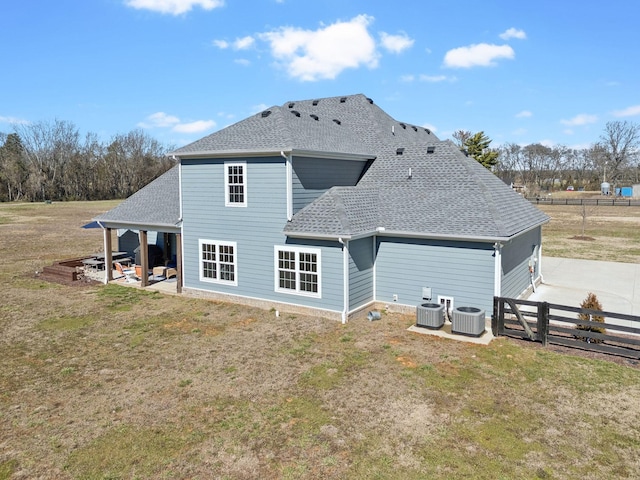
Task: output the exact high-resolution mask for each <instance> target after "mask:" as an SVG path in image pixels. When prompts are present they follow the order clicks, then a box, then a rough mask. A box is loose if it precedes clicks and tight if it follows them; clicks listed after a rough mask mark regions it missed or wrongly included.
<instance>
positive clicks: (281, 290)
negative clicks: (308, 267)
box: [273, 245, 322, 298]
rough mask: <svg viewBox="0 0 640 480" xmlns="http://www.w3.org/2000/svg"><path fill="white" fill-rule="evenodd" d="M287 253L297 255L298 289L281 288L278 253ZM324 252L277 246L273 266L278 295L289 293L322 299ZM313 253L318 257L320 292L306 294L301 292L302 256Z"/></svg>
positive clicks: (315, 249)
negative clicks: (322, 254)
mask: <svg viewBox="0 0 640 480" xmlns="http://www.w3.org/2000/svg"><path fill="white" fill-rule="evenodd" d="M281 251H287V252H295V254H296V269H295V272H296V289H295V290H293V289H289V288H281V287H280V275H279V264H278V252H281ZM321 252H322V250H320V249H319V248H306V247H294V246H289V245H275V246H274V247H273V266H274V287H275V291H276V292H278V293H287V294H289V295H300V296H303V297H312V298H322V256H321ZM301 253H312V254H314V255H315V256H316V270H317V271H316V272H315V273H316V274H317V276H318V291H317V292H305V291H301V290H300V263H299V261H300V254H301Z"/></svg>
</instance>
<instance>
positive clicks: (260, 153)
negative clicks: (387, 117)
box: [167, 147, 376, 162]
mask: <svg viewBox="0 0 640 480" xmlns="http://www.w3.org/2000/svg"><path fill="white" fill-rule="evenodd" d="M282 153H286V154H288V155H295V156H297V157H319V158H327V159H338V160H354V161H360V162H365V161H368V160H371V159H373V158H375V157H376V156H375V155H372V154H370V153H342V152H327V151H322V150H296V149H293V148H290V147H289V148H279V149H277V150H273V149H267V150H256V149H234V150H214V151H211V150H197V151H194V152H175V153H169V154H167V156H169V157H178V158H180V160H189V159H199V158H229V157H264V156H269V157H279V156H282Z"/></svg>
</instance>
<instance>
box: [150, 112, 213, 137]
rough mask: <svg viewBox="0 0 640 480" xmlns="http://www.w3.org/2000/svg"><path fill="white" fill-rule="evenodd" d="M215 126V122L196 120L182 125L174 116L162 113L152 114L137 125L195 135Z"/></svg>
mask: <svg viewBox="0 0 640 480" xmlns="http://www.w3.org/2000/svg"><path fill="white" fill-rule="evenodd" d="M215 126H216V122H214V121H213V120H197V121H194V122H188V123H184V122H181V121H180V119H179V118H178V117H176V116H175V115H168V114H166V113H164V112H156V113H152V114H151V115H149V116H148V117H147V118H146V119H145V120H144V121H143V122H140V123H138V127H140V128H145V129H153V128H170V129H171V130H172V131H174V132H180V133H197V132H202V131H204V130H210V129H212V128H213V127H215Z"/></svg>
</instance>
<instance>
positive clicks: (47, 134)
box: [0, 120, 174, 202]
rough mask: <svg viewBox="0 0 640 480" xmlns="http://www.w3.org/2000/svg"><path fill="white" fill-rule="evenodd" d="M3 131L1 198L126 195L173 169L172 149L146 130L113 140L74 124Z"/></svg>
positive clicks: (56, 123)
mask: <svg viewBox="0 0 640 480" xmlns="http://www.w3.org/2000/svg"><path fill="white" fill-rule="evenodd" d="M13 129H14V131H13V132H12V133H8V134H7V133H2V132H0V201H3V202H4V201H27V202H35V201H47V200H56V201H61V200H108V199H117V198H126V197H128V196H130V195H131V194H133V193H135V192H136V191H137V190H139V189H140V188H142V187H143V186H145V185H146V184H147V183H149V182H150V181H152V180H153V179H155V178H156V177H158V176H160V175H161V174H163V173H164V172H166V171H167V170H168V169H169V168H171V167H172V166H173V164H174V162H173V161H172V160H171V159H170V158H168V157H167V152H169V151H170V150H171V149H172V147H168V146H165V145H162V144H161V143H160V142H158V141H157V140H155V139H153V138H152V137H150V136H149V135H147V134H146V133H145V132H143V131H142V130H140V129H137V130H132V131H131V132H129V133H125V134H118V135H115V136H114V137H113V138H111V140H110V141H108V142H103V141H100V140H99V139H98V136H97V135H96V134H95V133H88V134H86V135H82V134H81V133H80V131H79V130H78V128H77V127H76V126H75V125H74V124H73V123H71V122H67V121H63V120H54V121H50V122H38V123H32V124H21V125H15V126H14V127H13Z"/></svg>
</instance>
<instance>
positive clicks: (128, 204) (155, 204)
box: [94, 165, 181, 230]
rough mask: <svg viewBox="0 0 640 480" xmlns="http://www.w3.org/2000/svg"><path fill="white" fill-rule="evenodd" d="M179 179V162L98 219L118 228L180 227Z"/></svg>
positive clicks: (159, 228)
mask: <svg viewBox="0 0 640 480" xmlns="http://www.w3.org/2000/svg"><path fill="white" fill-rule="evenodd" d="M179 182H180V176H179V172H178V166H177V165H176V166H175V167H173V168H171V169H170V170H168V171H167V172H165V173H164V174H163V175H160V176H159V177H158V178H156V179H155V180H154V181H153V182H151V183H149V184H148V185H146V186H145V187H143V188H141V189H140V190H138V191H137V192H136V193H134V194H133V195H131V196H130V197H129V198H127V199H126V200H125V201H123V202H122V203H121V204H120V205H118V206H117V207H115V208H113V209H111V210H109V211H108V212H106V213H103V214H102V215H99V216H97V217H96V218H94V220H96V221H98V222H100V223H102V224H106V225H113V226H116V227H117V228H123V227H131V228H134V229H136V228H139V227H150V228H149V229H150V230H151V229H158V230H162V229H163V228H165V229H171V230H173V229H176V228H178V227H179V225H180V221H181V219H180V184H179Z"/></svg>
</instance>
